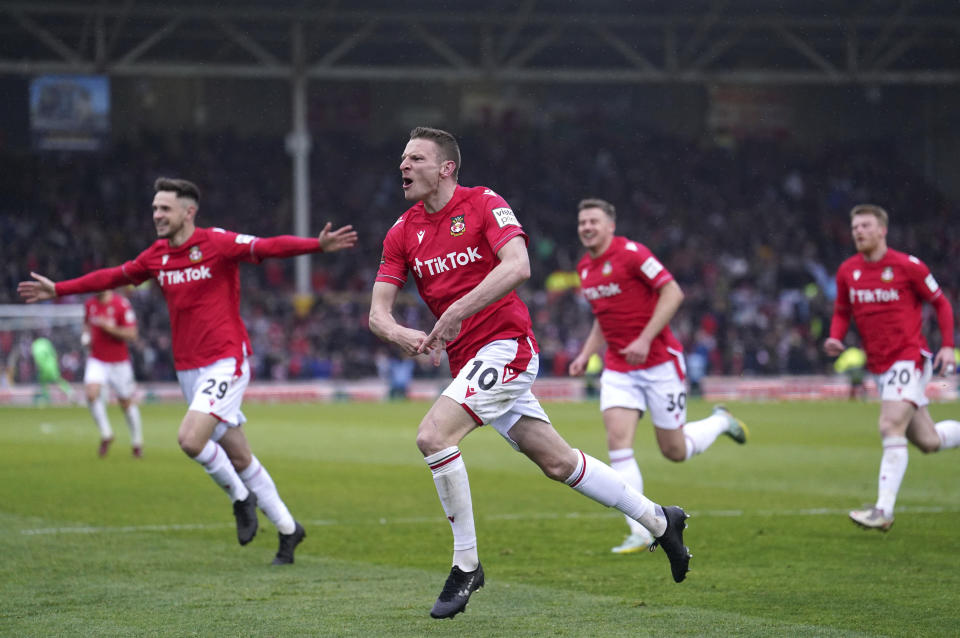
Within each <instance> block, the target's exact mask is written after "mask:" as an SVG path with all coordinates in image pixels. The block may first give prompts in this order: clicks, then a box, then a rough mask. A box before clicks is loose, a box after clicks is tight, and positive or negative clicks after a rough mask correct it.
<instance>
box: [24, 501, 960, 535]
mask: <svg viewBox="0 0 960 638" xmlns="http://www.w3.org/2000/svg"><path fill="white" fill-rule="evenodd" d="M848 511H849V510H846V509H837V508H825V507H818V508H812V509H795V510H775V509H767V510H688V511H687V513H688V514H690V515H691V517H694V518H696V517H701V516H703V517H718V518H730V517H739V516H761V517H772V516H843V515H846V514H847V512H848ZM956 512H960V507H940V506H923V505H920V506H907V507H899V508H897V513H898V514H947V513H956ZM620 516H622V514H620V512H612V511H609V510H601V511H597V512H567V513H558V512H539V513H533V514H531V513H527V514H490V515H487V516H480V517H478V518H479V519H481V520H486V521H534V520H561V519H597V518H619V517H620ZM439 520H442V517H441V516H439V515H438V516H411V517H402V518H379V519H372V518H371V519H365V520H353V521H350V520H341V521H338V520H330V519H316V520H312V521H304V523H306V524H307V525H312V526H314V527H338V526H348V525H423V524H434V523H437V521H439ZM225 527H231V528H232V527H233V523H183V524H175V525H123V526H119V527H107V526H78V527H41V528H37V529H22V530H20V533H21V534H23V535H25V536H42V535H50V534H130V533H140V532H179V531H190V530H209V529H222V528H225Z"/></svg>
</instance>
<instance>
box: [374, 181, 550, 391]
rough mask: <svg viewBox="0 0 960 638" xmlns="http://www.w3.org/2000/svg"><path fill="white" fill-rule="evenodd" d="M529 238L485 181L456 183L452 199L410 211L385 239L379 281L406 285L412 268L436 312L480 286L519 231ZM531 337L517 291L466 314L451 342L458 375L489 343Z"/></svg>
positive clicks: (451, 356) (452, 362) (527, 316)
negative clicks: (482, 183)
mask: <svg viewBox="0 0 960 638" xmlns="http://www.w3.org/2000/svg"><path fill="white" fill-rule="evenodd" d="M517 236H519V237H523V238H524V240H526V239H527V235H526V233H524V232H523V229H522V228H521V226H520V222H518V221H517V218H516V216H515V215H514V214H513V211H512V210H511V209H510V205H509V204H507V202H506V201H504V199H503V198H502V197H500V196H499V195H497V194H496V193H495V192H493V191H492V190H490V189H489V188H485V187H483V186H477V187H474V188H467V187H463V186H457V188H456V190H455V191H454V194H453V198H451V200H450V201H449V202H448V203H447V205H446V206H444V207H443V208H442V209H441V210H439V211H437V212H436V213H432V214H430V213H427V211H426V209H425V208H424V206H423V202H418V203H417V204H416V205H415V206H413V207H412V208H410V209H409V210H407V212H405V213H404V214H403V215H401V216H400V218H399V219H398V220H397V222H396V223H395V224H394V225H393V228H391V229H390V231H389V232H387V237H386V239H384V241H383V256H382V257H381V260H380V269H379V270H378V271H377V278H376V281H383V282H386V283H390V284H394V285H396V286H400V287H402V286H403V285H404V284H405V283H406V281H407V273H408V272H411V271H412V272H413V274H414V275H415V276H416V283H417V290H418V291H419V292H420V296H421V297H423V300H424V301H425V302H426V303H427V306H428V307H429V308H430V311H431V312H433V314H434V316H436V317H437V318H439V317H440V315H442V314H443V311H444V310H446V309H447V308H448V307H449V306H450V304H452V303H453V302H454V301H456V300H457V299H459V298H461V297H463V296H464V295H465V294H467V293H468V292H470V291H471V290H473V289H474V288H475V287H476V286H477V285H478V284H479V283H480V282H481V281H482V280H483V279H484V277H486V276H487V274H488V273H489V272H490V271H491V270H493V268H494V267H495V266H496V265H497V264H498V263H499V261H500V260H499V259H498V258H497V251H499V250H500V248H502V247H503V245H504V244H505V243H507V242H508V241H509V240H511V239H513V238H514V237H517ZM523 336H527V337H530V338H531V340H533V329H532V324H531V321H530V313H529V312H528V311H527V307H526V306H525V305H524V303H523V302H522V301H520V297H519V296H517V293H516V291H510V292H509V293H508V294H507V295H505V296H504V297H503V298H502V299H500V300H498V301H495V302H494V303H492V304H490V305H489V306H487V307H486V308H484V309H483V310H481V311H479V312H478V313H476V314H474V315H473V316H471V317H467V318H466V319H465V320H464V321H463V324H462V326H461V329H460V334H459V335H458V336H457V338H456V339H454V340H453V341H451V342H450V343H448V344H447V356H448V357H449V359H450V371H451V372H452V373H453V375H454V376H456V375H457V373H458V372H459V371H460V368H462V367H463V366H464V364H466V362H467V361H469V360H470V359H471V358H472V357H473V356H474V355H475V354H476V353H477V351H479V350H480V348H482V347H483V346H485V345H486V344H488V343H490V342H492V341H496V340H498V339H509V338H514V337H523Z"/></svg>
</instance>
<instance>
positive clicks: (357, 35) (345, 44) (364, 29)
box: [314, 19, 380, 69]
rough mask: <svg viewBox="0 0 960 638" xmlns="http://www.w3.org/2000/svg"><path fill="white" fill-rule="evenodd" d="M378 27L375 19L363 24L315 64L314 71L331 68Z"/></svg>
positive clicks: (378, 24) (378, 23)
mask: <svg viewBox="0 0 960 638" xmlns="http://www.w3.org/2000/svg"><path fill="white" fill-rule="evenodd" d="M378 26H380V21H379V20H377V19H373V20H369V21H367V22H365V23H363V24H362V25H361V26H360V28H359V29H357V30H356V31H354V32H353V33H352V34H350V36H348V37H347V38H344V39H343V40H341V41H340V44H338V45H337V46H335V47H333V48H332V49H331V50H330V51H328V52H327V53H325V54H324V55H323V57H321V58H320V59H319V60H318V61H317V63H316V64H315V65H314V68H316V69H322V68H326V67H331V66H333V64H334V62H336V61H337V60H339V59H340V58H342V57H343V56H344V55H346V54H347V53H348V52H349V51H350V50H351V49H354V48H355V47H356V46H357V45H358V44H360V43H361V42H363V41H364V40H366V39H367V38H368V37H369V36H370V34H371V33H373V32H374V31H375V30H376V28H377V27H378Z"/></svg>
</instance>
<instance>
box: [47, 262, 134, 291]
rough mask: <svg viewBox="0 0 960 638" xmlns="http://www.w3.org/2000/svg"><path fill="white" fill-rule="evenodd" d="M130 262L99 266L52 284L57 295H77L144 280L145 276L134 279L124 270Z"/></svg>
mask: <svg viewBox="0 0 960 638" xmlns="http://www.w3.org/2000/svg"><path fill="white" fill-rule="evenodd" d="M132 263H134V262H129V261H128V262H127V263H126V264H124V265H123V266H114V267H113V268H101V269H100V270H94V271H93V272H89V273H87V274H86V275H84V276H82V277H77V278H76V279H65V280H63V281H58V282H57V283H56V284H54V287H53V288H54V290H55V291H56V293H57V296H58V297H64V296H66V295H77V294H80V293H84V292H98V291H100V290H107V289H108V288H116V287H118V286H124V285H126V284H129V283H140V282H142V281H144V279H146V277H145V278H144V279H141V280H140V281H136V280H135V279H133V278H131V277H129V276H128V275H127V273H126V272H124V268H125V267H126V266H127V265H128V264H132Z"/></svg>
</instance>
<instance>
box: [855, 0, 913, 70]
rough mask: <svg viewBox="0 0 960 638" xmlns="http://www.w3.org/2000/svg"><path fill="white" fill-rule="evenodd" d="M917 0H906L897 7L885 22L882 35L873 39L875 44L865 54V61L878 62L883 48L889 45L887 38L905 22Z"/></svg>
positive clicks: (870, 63)
mask: <svg viewBox="0 0 960 638" xmlns="http://www.w3.org/2000/svg"><path fill="white" fill-rule="evenodd" d="M916 4H917V0H904V1H903V2H902V3H901V4H900V7H899V8H898V9H897V12H896V13H895V14H893V16H892V17H891V18H890V19H889V20H888V21H887V22H886V24H884V26H883V30H882V31H881V32H880V35H878V36H877V38H876V39H875V40H874V41H873V46H871V47H870V50H869V51H867V53H866V55H864V56H863V60H864V62H866V64H867V65H873V64H875V63H876V60H877V58H878V57H880V52H881V51H882V50H883V47H885V46H886V45H887V40H889V39H890V35H891V34H892V33H893V32H894V31H895V30H896V29H897V27H899V26H900V25H901V24H903V20H904V18H906V16H907V14H908V13H909V12H910V10H911V9H913V7H914V6H916Z"/></svg>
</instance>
